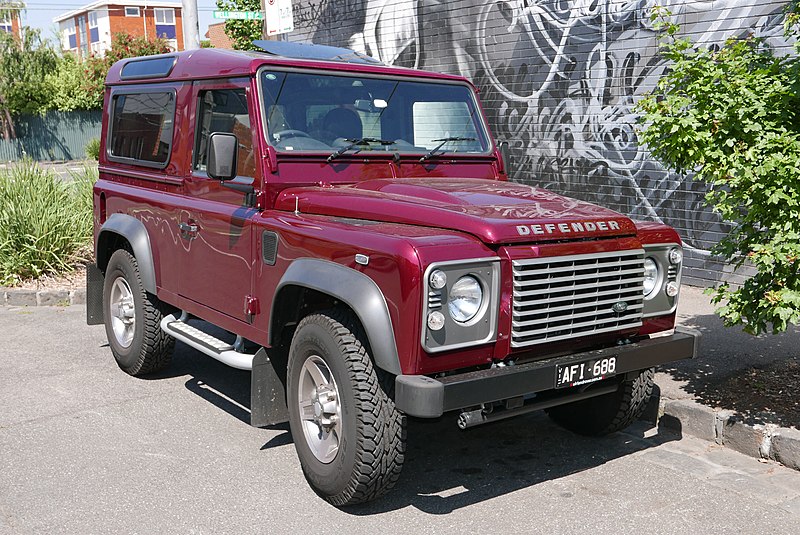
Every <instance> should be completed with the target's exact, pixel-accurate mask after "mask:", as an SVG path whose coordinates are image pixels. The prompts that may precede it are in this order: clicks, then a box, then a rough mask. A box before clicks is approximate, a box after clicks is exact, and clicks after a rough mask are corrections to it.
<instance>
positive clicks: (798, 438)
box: [649, 286, 800, 470]
mask: <svg viewBox="0 0 800 535" xmlns="http://www.w3.org/2000/svg"><path fill="white" fill-rule="evenodd" d="M677 322H678V324H680V325H685V326H687V327H691V328H693V329H697V330H698V331H700V332H701V333H702V335H703V338H702V340H701V342H700V354H699V356H698V358H696V359H694V360H688V361H680V362H676V363H674V364H672V365H666V366H662V367H661V368H660V370H659V373H657V374H656V384H657V386H658V390H659V392H658V393H659V394H660V395H659V396H658V397H656V396H654V401H653V404H655V403H658V406H657V408H656V407H655V406H654V407H651V409H652V410H651V411H649V412H650V414H651V415H653V416H654V413H655V412H656V410H658V415H659V417H660V422H661V424H662V425H665V426H668V427H673V428H677V429H679V430H680V431H681V432H684V433H688V434H690V435H693V436H696V437H699V438H702V439H705V440H709V441H714V442H716V443H718V444H723V445H725V446H727V447H730V448H732V449H734V450H737V451H739V452H741V453H744V454H746V455H750V456H752V457H756V458H760V459H773V460H777V461H779V462H781V463H782V464H784V465H786V466H788V467H790V468H794V469H796V470H800V430H798V429H797V426H798V423H797V422H796V421H795V420H794V419H793V418H787V417H786V416H785V412H786V411H783V412H782V411H781V410H773V409H774V407H770V406H769V405H770V403H769V402H768V400H766V399H764V396H763V395H761V394H759V392H764V391H765V389H771V390H769V391H770V393H774V391H775V390H782V389H784V388H785V387H786V385H784V384H781V383H780V381H779V380H778V382H777V384H760V383H756V384H755V385H752V387H748V388H742V389H739V390H738V391H735V392H734V391H732V390H731V388H730V387H729V384H731V383H735V384H737V385H740V384H745V385H748V383H747V381H737V379H739V378H741V377H743V376H747V375H749V374H750V373H751V372H750V370H751V369H752V368H764V367H770V366H773V367H784V366H786V365H787V364H793V362H797V361H798V357H800V329H790V331H788V332H786V333H783V334H780V335H772V334H766V335H760V336H752V335H749V334H746V333H744V332H742V330H741V329H740V328H726V327H724V326H723V324H722V320H721V319H719V317H717V316H716V315H715V314H714V307H713V306H712V305H711V304H710V303H709V297H708V296H706V295H704V294H703V290H702V289H700V288H694V287H688V286H684V287H683V288H682V289H681V297H680V304H679V306H678V319H677ZM792 361H793V362H792ZM787 380H791V377H787ZM748 386H749V385H748ZM795 386H796V385H795ZM786 390H787V391H786V396H787V397H786V398H783V399H785V402H786V404H796V403H797V402H798V399H797V397H796V393H795V392H794V391H793V390H792V389H791V388H788V389H786ZM779 398H780V397H779ZM651 418H652V416H651Z"/></svg>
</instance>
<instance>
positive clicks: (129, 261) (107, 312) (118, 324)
mask: <svg viewBox="0 0 800 535" xmlns="http://www.w3.org/2000/svg"><path fill="white" fill-rule="evenodd" d="M164 308H165V307H164V305H163V304H162V303H161V302H160V301H159V300H158V298H157V297H156V296H154V295H151V294H149V293H147V291H146V290H145V289H144V286H143V285H142V278H141V275H140V274H139V264H138V263H137V262H136V258H135V257H134V256H133V255H132V254H130V253H129V252H128V251H125V250H123V249H120V250H118V251H116V252H115V253H114V254H113V255H111V259H110V260H109V261H108V267H107V269H106V274H105V284H104V287H103V315H104V317H105V326H106V335H107V336H108V345H109V346H110V347H111V352H112V353H113V354H114V359H115V360H116V361H117V364H118V365H119V367H120V368H121V369H122V371H124V372H125V373H128V374H130V375H134V376H140V375H145V374H148V373H153V372H156V371H158V370H161V369H163V368H165V367H167V366H168V365H169V363H170V360H171V359H172V350H173V348H174V345H175V340H174V339H173V338H172V337H171V336H168V335H167V334H166V333H164V332H163V331H162V330H161V319H162V310H163V309H164Z"/></svg>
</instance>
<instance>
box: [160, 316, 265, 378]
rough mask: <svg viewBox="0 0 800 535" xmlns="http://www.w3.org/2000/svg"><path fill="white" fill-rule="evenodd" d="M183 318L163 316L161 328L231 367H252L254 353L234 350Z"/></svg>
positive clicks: (242, 368)
mask: <svg viewBox="0 0 800 535" xmlns="http://www.w3.org/2000/svg"><path fill="white" fill-rule="evenodd" d="M183 319H184V317H183V316H181V319H178V318H176V317H175V316H174V315H173V314H170V315H169V316H165V317H164V319H162V320H161V330H162V331H164V332H165V333H167V334H168V335H170V336H171V337H173V338H175V339H176V340H180V341H181V342H183V343H184V344H186V345H188V346H191V347H193V348H195V349H196V350H198V351H200V352H201V353H205V354H206V355H208V356H209V357H211V358H214V359H217V360H218V361H220V362H222V363H223V364H227V365H228V366H230V367H232V368H236V369H239V370H252V369H253V357H255V353H252V354H251V353H241V352H239V351H236V350H235V349H234V347H233V346H232V345H230V344H228V343H226V342H224V341H222V340H220V339H219V338H216V337H214V336H211V335H210V334H207V333H204V332H203V331H201V330H200V329H197V328H196V327H192V326H191V325H189V324H188V323H186V322H185V321H183Z"/></svg>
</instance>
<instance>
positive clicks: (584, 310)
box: [511, 249, 644, 347]
mask: <svg viewBox="0 0 800 535" xmlns="http://www.w3.org/2000/svg"><path fill="white" fill-rule="evenodd" d="M512 266H513V270H514V308H513V317H512V323H511V346H512V347H524V346H530V345H534V344H545V343H548V342H556V341H558V340H566V339H569V338H577V337H582V336H589V335H593V334H599V333H605V332H611V331H617V330H621V329H628V328H631V327H639V326H641V324H642V303H643V295H642V291H643V289H642V282H643V280H644V251H643V250H641V249H637V250H633V251H615V252H612V253H593V254H583V255H573V256H557V257H549V258H533V259H530V260H514V261H513V262H512ZM621 303H625V306H624V307H623V305H622V304H621ZM614 305H618V307H617V308H618V310H619V309H621V308H625V310H620V311H615V310H614Z"/></svg>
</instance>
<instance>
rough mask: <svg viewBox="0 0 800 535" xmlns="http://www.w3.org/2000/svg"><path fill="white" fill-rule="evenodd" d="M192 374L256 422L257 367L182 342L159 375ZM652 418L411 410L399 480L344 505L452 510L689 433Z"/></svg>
mask: <svg viewBox="0 0 800 535" xmlns="http://www.w3.org/2000/svg"><path fill="white" fill-rule="evenodd" d="M187 375H188V376H189V377H190V378H189V379H188V380H187V381H186V383H185V386H186V388H187V389H188V390H189V391H190V392H192V393H194V394H196V395H197V396H199V397H201V398H202V399H204V400H206V401H207V402H209V403H211V404H212V405H214V406H215V407H218V408H219V409H221V410H223V411H225V412H227V413H228V414H230V415H231V416H233V417H234V418H236V419H238V420H240V421H241V422H242V423H243V424H245V425H249V422H250V410H249V408H250V374H249V372H246V371H241V370H235V369H233V368H230V367H228V366H225V365H224V364H221V363H219V362H217V361H215V360H213V359H211V358H209V357H206V356H204V355H201V354H199V353H198V352H197V351H195V350H193V349H191V348H189V347H187V346H185V345H184V344H182V343H180V342H179V343H177V344H176V348H175V355H174V357H173V365H172V366H171V367H170V368H169V370H168V372H167V373H165V374H163V375H157V376H154V377H153V378H154V379H157V378H166V377H181V376H183V377H185V376H187ZM656 406H657V404H656ZM652 425H653V424H652V421H651V422H647V421H640V422H636V423H635V424H634V425H633V426H631V427H630V428H628V429H627V430H625V431H624V432H621V433H615V434H613V435H610V436H607V437H600V438H593V437H583V436H579V435H575V434H573V433H571V432H569V431H566V430H564V429H562V428H560V427H558V426H556V425H555V424H553V423H552V422H551V421H550V420H549V418H548V417H547V415H546V414H544V413H542V412H537V413H533V414H529V415H525V416H520V417H517V418H513V419H509V420H505V421H500V422H497V423H493V424H489V425H485V426H480V427H476V428H474V429H471V430H468V431H461V430H460V429H458V427H457V426H456V415H455V414H450V415H445V416H443V417H442V418H439V419H436V420H422V419H415V418H409V420H408V428H407V429H408V434H407V436H408V442H407V451H406V459H405V464H404V468H403V473H402V474H401V476H400V480H399V481H398V483H397V485H396V486H395V488H394V489H393V490H392V491H391V492H390V493H389V494H388V495H387V496H385V497H383V498H381V499H379V500H376V501H374V502H370V503H367V504H363V505H357V506H352V507H348V508H345V509H343V510H344V511H345V512H347V513H349V514H352V515H356V516H362V515H373V514H379V513H383V512H388V511H393V510H396V509H402V508H404V507H408V506H412V507H414V508H416V509H419V510H420V511H423V512H427V513H430V514H447V513H449V512H452V511H454V510H457V509H460V508H462V507H467V506H469V505H472V504H475V503H480V502H483V501H486V500H490V499H492V498H495V497H498V496H501V495H504V494H508V493H511V492H514V491H516V490H519V489H523V488H527V487H530V486H533V485H537V484H539V483H541V482H544V481H550V480H554V479H559V478H562V477H565V476H567V475H570V474H573V473H576V472H581V471H584V470H589V469H592V468H595V467H598V466H601V465H603V464H605V463H607V462H609V461H612V460H614V459H617V458H620V457H624V456H627V455H631V454H635V453H637V452H640V451H644V450H647V449H649V448H652V447H655V446H658V445H660V444H664V443H666V442H670V441H673V440H679V439H680V438H681V433H680V423H679V422H668V426H669V428H668V429H667V428H661V429H651V428H652ZM676 426H677V429H676ZM263 431H264V432H265V435H269V438H268V439H267V440H266V442H265V443H264V445H263V446H262V447H261V450H262V451H263V452H265V453H267V454H268V453H269V451H270V450H272V449H274V448H279V447H283V446H287V445H289V444H291V443H292V436H291V433H290V432H289V426H288V424H277V425H274V426H269V427H266V428H263Z"/></svg>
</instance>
